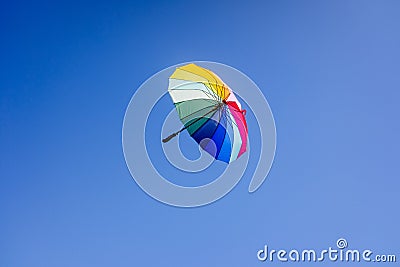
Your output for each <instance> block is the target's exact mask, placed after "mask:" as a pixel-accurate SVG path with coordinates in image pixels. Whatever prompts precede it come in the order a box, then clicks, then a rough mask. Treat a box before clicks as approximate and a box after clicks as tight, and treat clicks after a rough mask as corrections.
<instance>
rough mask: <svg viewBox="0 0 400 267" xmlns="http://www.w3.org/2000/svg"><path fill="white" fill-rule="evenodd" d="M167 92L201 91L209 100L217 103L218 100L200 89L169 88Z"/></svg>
mask: <svg viewBox="0 0 400 267" xmlns="http://www.w3.org/2000/svg"><path fill="white" fill-rule="evenodd" d="M206 87H207V86H206ZM168 90H169V91H179V90H188V91H201V92H203V93H205V94H206V95H207V96H209V97H210V98H212V99H213V100H215V101H218V100H217V99H216V98H215V95H213V94H211V93H210V92H207V91H204V90H202V89H179V88H169V89H168Z"/></svg>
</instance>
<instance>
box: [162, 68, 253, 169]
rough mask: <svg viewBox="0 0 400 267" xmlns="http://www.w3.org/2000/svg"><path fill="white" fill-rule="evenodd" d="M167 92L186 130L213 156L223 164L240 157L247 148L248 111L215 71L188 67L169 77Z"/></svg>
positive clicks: (173, 135) (169, 138)
mask: <svg viewBox="0 0 400 267" xmlns="http://www.w3.org/2000/svg"><path fill="white" fill-rule="evenodd" d="M168 92H169V94H170V96H171V98H172V101H173V102H174V104H175V108H176V110H177V112H178V115H179V118H180V120H181V121H182V123H183V125H184V126H183V128H182V129H180V130H179V131H177V132H175V133H173V134H171V135H170V136H168V137H167V138H164V139H163V140H162V141H163V142H164V143H165V142H168V141H169V140H171V139H172V138H173V137H175V136H177V135H178V134H179V133H180V132H182V131H184V130H187V131H188V133H189V134H190V136H191V137H192V138H193V139H194V140H195V141H196V142H197V143H198V144H199V145H200V146H201V147H202V148H203V149H204V150H205V151H207V152H208V153H209V154H210V155H211V156H213V157H214V158H215V159H217V160H221V161H224V162H227V163H229V162H232V161H233V160H235V159H237V158H239V157H240V156H241V155H242V154H243V153H244V152H245V151H246V148H247V124H246V119H245V114H246V111H245V110H242V107H241V105H240V103H239V101H238V100H237V98H236V97H235V95H234V93H233V92H232V90H231V89H230V88H229V87H228V86H227V85H226V84H225V83H224V82H223V81H222V80H221V78H219V77H218V76H217V75H216V74H215V73H213V72H212V71H210V70H208V69H205V68H202V67H200V66H197V65H195V64H188V65H185V66H182V67H178V68H177V69H176V70H175V72H174V73H173V74H172V75H171V77H170V78H169V86H168Z"/></svg>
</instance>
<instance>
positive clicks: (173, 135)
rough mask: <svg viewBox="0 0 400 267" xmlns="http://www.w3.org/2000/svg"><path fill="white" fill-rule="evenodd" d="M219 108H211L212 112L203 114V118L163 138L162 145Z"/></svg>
mask: <svg viewBox="0 0 400 267" xmlns="http://www.w3.org/2000/svg"><path fill="white" fill-rule="evenodd" d="M219 107H220V105H218V106H216V107H215V108H213V109H212V110H210V111H209V112H207V113H206V114H204V116H202V117H199V118H197V119H196V120H194V121H192V122H191V123H189V124H188V125H185V126H183V127H182V129H180V130H179V131H177V132H175V133H173V134H171V135H169V136H168V137H166V138H164V139H163V140H162V141H163V143H166V142H168V141H169V140H171V139H172V138H174V137H175V136H177V135H178V134H179V133H181V132H182V131H183V130H185V129H187V128H188V127H190V126H192V125H193V124H195V123H196V122H198V121H199V120H201V119H202V118H204V117H205V116H207V115H208V114H210V113H211V112H213V111H215V110H218V108H219Z"/></svg>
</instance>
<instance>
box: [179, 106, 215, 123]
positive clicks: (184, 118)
mask: <svg viewBox="0 0 400 267" xmlns="http://www.w3.org/2000/svg"><path fill="white" fill-rule="evenodd" d="M215 106H217V105H210V106H207V107H204V108H201V109H199V110H196V111H195V112H193V113H190V114H189V115H186V116H185V117H182V118H180V119H181V120H183V119H186V118H187V117H189V116H191V115H193V114H195V113H197V112H200V111H202V110H205V109H207V108H211V107H215ZM204 116H206V115H203V116H202V117H204Z"/></svg>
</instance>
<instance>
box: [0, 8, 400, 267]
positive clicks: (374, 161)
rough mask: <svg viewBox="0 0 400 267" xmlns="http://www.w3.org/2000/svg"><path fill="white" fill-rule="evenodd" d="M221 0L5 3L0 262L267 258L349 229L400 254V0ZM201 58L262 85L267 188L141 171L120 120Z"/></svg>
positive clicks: (328, 242) (0, 11)
mask: <svg viewBox="0 0 400 267" xmlns="http://www.w3.org/2000/svg"><path fill="white" fill-rule="evenodd" d="M216 2H217V1H193V2H191V3H189V2H188V1H162V2H161V1H160V2H155V1H153V2H151V1H142V2H135V1H119V2H112V1H110V2H108V3H106V2H103V1H93V2H83V1H77V2H73V1H59V2H57V3H55V2H54V1H49V2H43V1H35V2H33V1H27V2H23V1H7V2H4V1H3V3H2V4H1V8H0V25H1V26H0V38H1V42H0V53H1V56H0V266H17V267H20V266H21V267H23V266H29V267H36V266H38V267H45V266H51V267H53V266H57V267H63V266H74V267H78V266H97V267H99V266H194V267H197V266H198V267H200V266H263V265H264V266H267V265H271V263H268V262H266V263H261V262H258V261H257V258H256V252H257V250H259V249H261V248H262V247H263V246H264V245H265V244H267V245H269V246H271V247H273V248H276V249H279V248H284V249H291V248H298V249H306V248H315V249H323V248H327V247H329V246H335V242H336V240H337V239H338V238H340V237H345V238H346V239H347V241H348V243H349V247H351V248H359V249H371V250H373V251H376V252H377V253H382V254H383V253H398V252H399V251H400V245H399V244H400V243H399V237H400V232H399V228H398V226H399V225H400V217H399V213H398V210H399V208H398V205H399V202H400V199H399V193H400V179H399V177H400V176H399V174H400V171H399V162H398V161H399V150H400V142H399V139H398V138H399V136H400V127H399V118H398V116H399V104H398V101H399V97H400V93H399V88H400V75H399V69H400V50H399V47H400V34H399V28H400V16H399V10H400V2H399V1H389V0H383V1H367V0H362V1H361V0H360V1H354V0H350V1H347V0H346V1H344V0H338V1H318V0H315V1H287V0H283V1H259V2H251V1H243V3H241V4H238V3H232V2H231V1H226V2H223V1H218V3H216ZM192 60H209V61H217V62H221V63H225V64H228V65H231V66H233V67H235V68H237V69H239V70H241V71H243V72H244V73H246V74H247V75H248V76H249V77H251V78H252V79H253V80H254V81H255V82H256V83H257V85H258V86H259V87H260V88H261V90H262V91H263V93H264V94H265V96H266V98H267V99H268V102H269V104H270V106H271V109H272V111H273V113H274V117H275V122H276V127H277V151H276V157H275V162H274V165H273V167H272V169H271V172H270V174H269V176H268V178H267V180H266V182H265V183H264V184H263V185H262V187H261V188H260V189H259V190H258V191H257V192H256V193H254V194H248V192H247V187H248V184H249V181H250V178H251V177H244V178H243V179H242V181H241V182H240V183H239V184H238V186H237V187H236V188H235V189H234V190H233V191H232V192H231V193H230V194H228V195H227V196H226V197H224V198H223V199H222V200H220V201H217V202H216V203H214V204H212V205H208V206H205V207H201V208H194V209H182V208H174V207H170V206H167V205H164V204H161V203H159V202H157V201H156V200H153V199H152V198H150V197H149V196H147V195H146V194H145V193H144V192H143V191H142V190H141V189H140V188H139V187H138V186H137V185H136V183H135V182H134V181H133V179H132V178H131V176H130V174H129V171H128V169H127V167H126V164H125V161H124V157H123V153H122V145H121V129H122V121H123V116H124V112H125V108H126V107H127V105H128V103H129V100H130V98H131V97H132V95H133V93H134V92H135V90H136V88H138V87H139V86H140V84H141V83H143V82H144V81H145V80H146V79H147V78H148V77H150V76H151V75H153V74H154V73H155V72H157V71H159V70H161V69H163V68H165V67H168V66H171V65H174V64H177V63H181V62H187V61H192ZM397 257H398V260H400V259H399V257H400V255H399V254H398V255H397ZM274 265H279V264H278V263H275V264H274ZM293 265H294V266H297V265H298V266H300V265H301V266H307V264H306V265H304V264H299V263H293ZM309 265H312V266H314V265H315V264H309ZM325 265H327V266H342V265H343V263H329V262H327V263H325V264H324V266H325ZM360 265H364V264H360ZM369 265H371V266H373V265H374V264H372V263H371V264H369ZM383 265H385V264H379V266H383ZM388 265H390V266H393V265H395V264H388Z"/></svg>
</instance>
